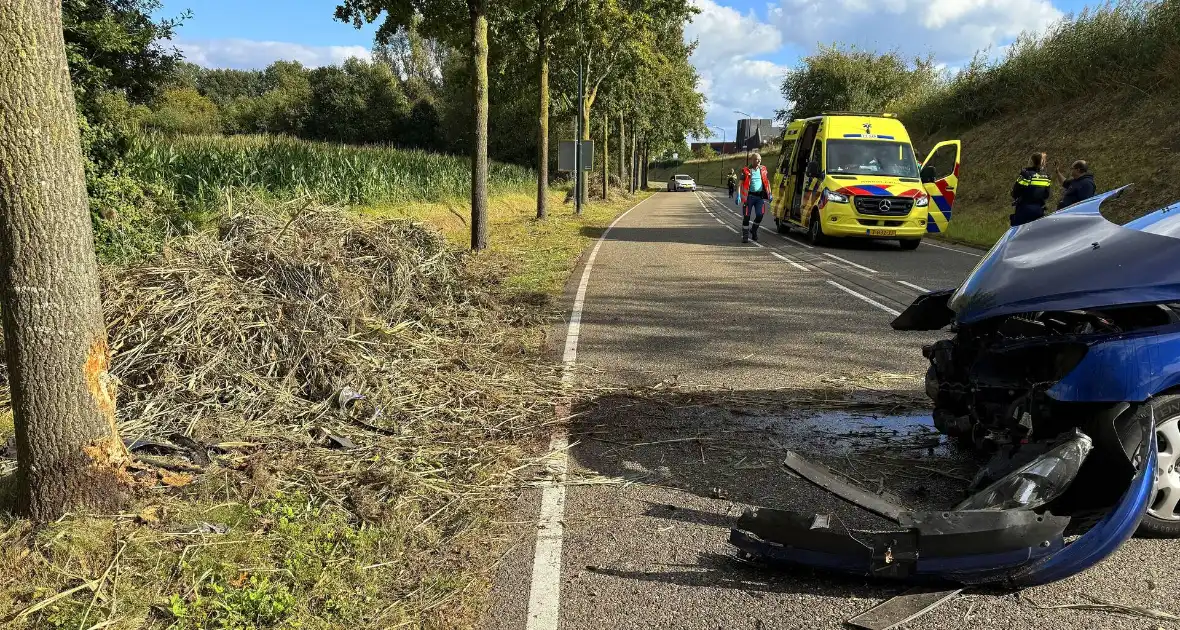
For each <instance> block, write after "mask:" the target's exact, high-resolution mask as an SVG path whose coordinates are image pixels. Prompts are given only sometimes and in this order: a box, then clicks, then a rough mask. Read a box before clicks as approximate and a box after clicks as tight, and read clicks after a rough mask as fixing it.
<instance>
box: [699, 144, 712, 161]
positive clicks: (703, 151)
mask: <svg viewBox="0 0 1180 630" xmlns="http://www.w3.org/2000/svg"><path fill="white" fill-rule="evenodd" d="M694 154H695V155H696V156H697V157H699V158H701V159H702V160H712V159H713V158H715V157H717V151H716V150H715V149H714V148H713V147H712V145H708V144H705V145H701V148H699V149H697V150H696V151H694Z"/></svg>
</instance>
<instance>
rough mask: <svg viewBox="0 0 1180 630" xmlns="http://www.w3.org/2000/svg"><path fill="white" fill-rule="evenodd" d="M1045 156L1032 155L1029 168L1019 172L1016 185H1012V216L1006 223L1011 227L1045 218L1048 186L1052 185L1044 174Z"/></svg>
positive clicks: (1041, 154)
mask: <svg viewBox="0 0 1180 630" xmlns="http://www.w3.org/2000/svg"><path fill="white" fill-rule="evenodd" d="M1045 160H1046V157H1045V154H1044V153H1034V154H1033V155H1032V159H1031V160H1030V162H1029V166H1026V167H1024V168H1023V169H1021V170H1020V175H1019V176H1018V177H1017V178H1016V183H1015V184H1013V185H1012V208H1013V212H1012V215H1011V216H1009V217H1008V223H1009V224H1010V225H1011V226H1012V227H1016V226H1018V225H1024V224H1025V223H1032V222H1033V221H1036V220H1037V219H1039V218H1041V217H1043V216H1045V204H1046V203H1047V202H1048V201H1049V193H1050V190H1049V186H1050V185H1051V184H1052V183H1053V182H1052V180H1050V179H1049V176H1048V175H1046V174H1045V173H1044V168H1045Z"/></svg>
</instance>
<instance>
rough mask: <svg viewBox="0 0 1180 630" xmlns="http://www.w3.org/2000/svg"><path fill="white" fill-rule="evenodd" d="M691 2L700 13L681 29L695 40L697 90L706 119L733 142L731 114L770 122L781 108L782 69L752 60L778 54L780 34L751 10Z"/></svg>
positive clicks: (733, 118) (709, 1)
mask: <svg viewBox="0 0 1180 630" xmlns="http://www.w3.org/2000/svg"><path fill="white" fill-rule="evenodd" d="M692 3H693V5H695V6H696V7H697V8H698V9H699V10H700V13H698V14H697V15H695V16H693V19H692V22H691V23H690V24H688V25H687V26H686V27H685V29H684V37H685V39H686V40H688V41H693V40H697V41H698V44H697V48H696V50H694V51H693V54H692V63H693V65H694V66H695V67H696V69H697V72H699V73H700V77H701V80H700V83H699V85H698V88H699V89H700V90H701V93H703V94H704V95H705V98H706V99H708V102H707V103H706V104H705V108H706V111H705V114H706V116H705V117H706V120H708V122H709V123H710V124H715V125H720V126H722V127H723V128H725V130H726V139H727V140H732V139H733V136H734V133H735V131H736V127H737V123H736V120H737V119H738V118H741V115H739V114H735V113H734V110H742V111H746V112H750V113H751V114H754V115H756V116H760V117H766V118H769V117H773V115H774V111H775V110H776V109H778V108H780V107H781V106H782V105H781V102H782V95H781V93H780V91H779V86H780V84H781V83H782V78H783V74H784V73H785V72H786V70H787V69H786V67H784V66H780V65H778V64H775V63H772V62H770V61H764V60H760V59H754V58H753V57H758V56H761V55H766V54H769V53H773V52H776V51H778V50H779V49H780V48H782V45H783V36H782V33H781V32H780V30H779V29H778V28H777V27H776V26H775V25H773V24H769V23H767V22H766V21H765V20H760V19H758V18H757V16H756V15H754V14H753V13H752V12H751V13H747V14H742V13H740V12H739V11H737V10H735V9H733V8H731V7H726V6H722V5H719V4H717V3H716V2H714V0H692Z"/></svg>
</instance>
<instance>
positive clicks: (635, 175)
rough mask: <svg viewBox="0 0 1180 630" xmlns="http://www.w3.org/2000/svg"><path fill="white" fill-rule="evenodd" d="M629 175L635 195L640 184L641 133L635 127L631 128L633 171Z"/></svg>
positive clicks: (632, 192)
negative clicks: (636, 131)
mask: <svg viewBox="0 0 1180 630" xmlns="http://www.w3.org/2000/svg"><path fill="white" fill-rule="evenodd" d="M628 177H629V178H630V179H631V194H633V195H634V194H635V191H636V189H637V187H638V185H639V134H637V133H635V130H634V129H632V130H631V172H630V173H628Z"/></svg>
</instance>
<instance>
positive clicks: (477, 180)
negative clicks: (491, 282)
mask: <svg viewBox="0 0 1180 630" xmlns="http://www.w3.org/2000/svg"><path fill="white" fill-rule="evenodd" d="M468 8H469V9H470V10H471V53H472V54H471V70H472V72H471V75H472V77H474V79H475V80H474V81H472V83H471V90H472V93H473V96H474V99H473V105H472V107H473V108H474V113H475V144H474V145H472V148H471V249H472V251H477V252H478V251H482V250H484V249H486V248H487V246H488V15H487V5H486V0H469V2H468Z"/></svg>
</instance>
